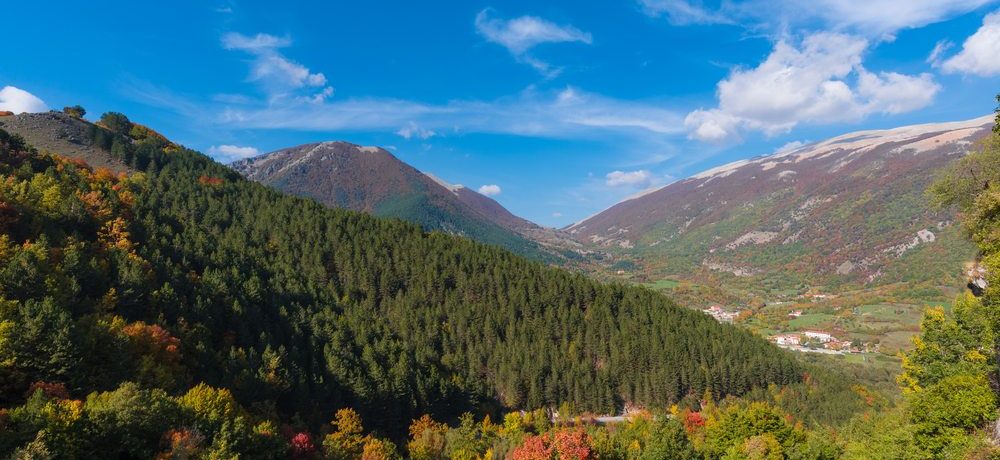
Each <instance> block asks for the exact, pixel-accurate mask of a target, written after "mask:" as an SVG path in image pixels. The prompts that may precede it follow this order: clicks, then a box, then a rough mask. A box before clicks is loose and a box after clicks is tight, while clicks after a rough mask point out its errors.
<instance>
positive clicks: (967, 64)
mask: <svg viewBox="0 0 1000 460" xmlns="http://www.w3.org/2000/svg"><path fill="white" fill-rule="evenodd" d="M935 49H936V48H935ZM998 57H1000V11H997V12H994V13H991V14H988V15H986V17H985V18H983V25H982V27H980V28H979V30H977V31H976V33H974V34H972V35H971V36H970V37H969V38H967V39H966V40H965V42H964V43H962V51H959V53H958V54H956V55H954V56H952V57H950V58H948V60H946V61H944V63H943V64H941V69H942V70H943V71H945V72H947V73H965V74H972V75H979V76H982V77H988V76H994V75H1000V59H998Z"/></svg>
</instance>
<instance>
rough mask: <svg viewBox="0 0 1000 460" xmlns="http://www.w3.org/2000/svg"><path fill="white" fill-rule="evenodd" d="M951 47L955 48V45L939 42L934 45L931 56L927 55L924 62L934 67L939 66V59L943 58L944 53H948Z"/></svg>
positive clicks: (946, 41) (948, 42) (944, 41)
mask: <svg viewBox="0 0 1000 460" xmlns="http://www.w3.org/2000/svg"><path fill="white" fill-rule="evenodd" d="M953 46H955V44H954V43H952V42H951V41H949V40H939V41H938V42H937V43H935V44H934V49H932V50H931V54H929V55H927V60H926V61H925V62H927V63H928V64H930V65H933V66H934V67H938V66H940V65H941V58H942V57H943V56H944V53H946V52H948V50H950V49H951V47H953Z"/></svg>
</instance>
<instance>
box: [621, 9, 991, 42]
mask: <svg viewBox="0 0 1000 460" xmlns="http://www.w3.org/2000/svg"><path fill="white" fill-rule="evenodd" d="M992 3H996V0H949V1H941V0H814V1H810V2H801V1H797V0H749V1H741V2H732V1H724V2H722V3H721V5H720V6H718V7H709V6H706V5H705V3H704V2H702V1H699V0H638V4H639V7H640V9H641V10H642V11H643V12H645V13H646V14H647V15H649V16H654V17H665V18H666V19H667V20H668V21H670V22H671V23H673V24H676V25H683V24H739V25H741V26H743V27H747V28H750V29H753V30H756V31H762V32H767V33H771V34H774V35H775V36H781V35H783V34H786V33H787V32H788V31H789V30H792V31H794V30H802V29H809V30H817V29H825V30H832V31H840V32H847V33H853V34H858V35H863V36H866V37H870V38H880V39H881V38H890V39H891V38H892V37H893V35H894V34H895V33H896V32H898V31H900V30H903V29H910V28H917V27H923V26H925V25H928V24H933V23H936V22H940V21H944V20H947V19H950V18H952V17H955V16H958V15H961V14H964V13H968V12H970V11H974V10H976V9H978V8H981V7H983V6H985V5H989V4H992Z"/></svg>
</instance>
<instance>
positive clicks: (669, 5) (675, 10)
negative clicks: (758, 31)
mask: <svg viewBox="0 0 1000 460" xmlns="http://www.w3.org/2000/svg"><path fill="white" fill-rule="evenodd" d="M639 6H640V7H641V8H642V11H643V12H645V13H646V14H647V15H649V16H653V17H661V16H662V17H665V18H667V20H668V21H670V23H671V24H674V25H687V24H731V23H733V19H732V18H730V17H729V16H728V15H727V12H726V11H723V10H721V9H720V10H712V9H710V8H708V7H706V6H704V5H703V4H701V2H694V1H687V0H639Z"/></svg>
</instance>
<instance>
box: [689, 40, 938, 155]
mask: <svg viewBox="0 0 1000 460" xmlns="http://www.w3.org/2000/svg"><path fill="white" fill-rule="evenodd" d="M867 47H868V41H867V40H865V39H863V38H860V37H857V36H852V35H846V34H840V33H831V32H818V33H815V34H812V35H808V36H806V37H805V38H804V39H803V40H802V41H801V43H799V44H798V45H795V44H792V43H789V42H788V41H785V40H781V41H779V42H778V43H776V44H775V45H774V49H773V51H772V52H771V54H770V55H769V56H768V57H767V59H765V60H764V62H762V63H761V64H760V65H758V66H757V67H755V68H752V69H735V70H734V71H732V72H731V73H730V75H729V76H728V77H727V78H726V79H724V80H722V81H720V82H719V84H718V89H717V95H718V99H719V106H718V108H715V109H699V110H695V111H693V112H691V113H690V114H688V116H687V118H685V120H684V124H685V127H687V129H688V131H689V136H690V137H691V138H694V139H699V140H703V141H709V142H722V141H736V140H739V136H740V131H742V130H756V131H763V132H764V133H766V134H768V135H775V134H779V133H783V132H787V131H789V130H790V129H792V128H793V127H795V126H796V125H797V124H799V123H817V124H821V123H834V122H843V121H856V120H859V119H861V118H863V117H865V116H867V115H869V114H872V113H889V114H895V113H902V112H906V111H911V110H916V109H919V108H922V107H925V106H927V105H928V104H930V102H931V101H932V100H933V98H934V95H935V94H936V93H937V92H938V90H939V89H940V87H939V86H938V85H937V84H936V83H935V82H934V81H933V78H932V77H931V76H930V75H929V74H922V75H917V76H910V75H903V74H899V73H895V72H880V73H878V74H874V73H871V72H868V71H867V70H865V68H864V67H863V66H862V55H863V53H864V51H865V50H866V49H867ZM851 78H854V79H855V80H856V83H855V85H854V87H853V88H852V87H851Z"/></svg>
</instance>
